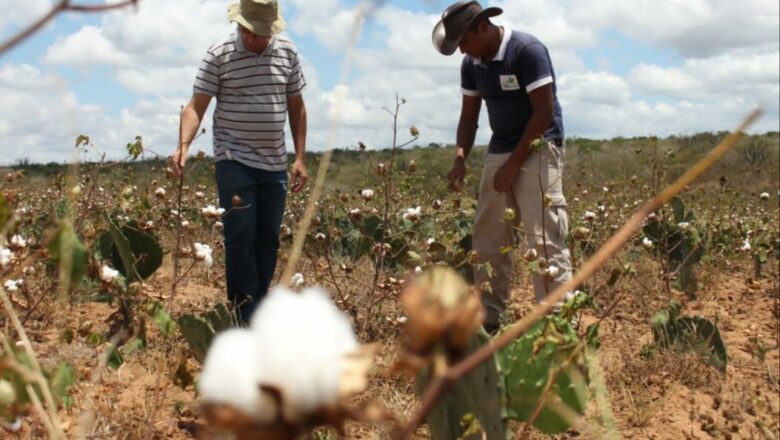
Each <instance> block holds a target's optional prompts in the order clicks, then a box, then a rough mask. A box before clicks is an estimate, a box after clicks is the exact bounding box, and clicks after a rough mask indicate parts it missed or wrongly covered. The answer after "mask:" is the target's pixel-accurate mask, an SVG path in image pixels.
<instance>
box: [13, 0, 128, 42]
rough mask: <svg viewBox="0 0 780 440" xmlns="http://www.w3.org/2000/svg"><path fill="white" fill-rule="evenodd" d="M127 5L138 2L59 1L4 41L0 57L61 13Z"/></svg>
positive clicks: (118, 7)
mask: <svg viewBox="0 0 780 440" xmlns="http://www.w3.org/2000/svg"><path fill="white" fill-rule="evenodd" d="M129 5H135V6H137V5H138V0H124V1H121V2H119V3H113V4H108V5H74V4H71V2H70V0H61V1H60V2H59V3H57V4H55V5H54V6H53V7H52V8H51V10H50V11H49V12H48V13H47V14H46V15H44V16H43V17H41V18H39V19H38V21H36V22H35V23H33V24H31V25H30V26H28V27H27V28H26V29H23V30H21V31H20V32H19V33H18V34H16V35H14V36H13V37H11V38H10V39H8V40H6V41H5V42H4V43H3V44H2V45H0V55H2V54H4V53H5V52H7V51H9V50H11V48H13V47H14V46H16V45H17V44H19V43H21V42H22V41H24V40H26V39H27V38H29V37H30V36H32V34H34V33H36V32H38V31H39V30H40V29H41V28H42V27H43V26H44V25H45V24H46V23H48V22H49V21H51V20H52V19H53V18H54V17H56V16H57V14H59V13H61V12H65V11H73V12H106V11H111V10H114V9H121V8H124V7H127V6H129Z"/></svg>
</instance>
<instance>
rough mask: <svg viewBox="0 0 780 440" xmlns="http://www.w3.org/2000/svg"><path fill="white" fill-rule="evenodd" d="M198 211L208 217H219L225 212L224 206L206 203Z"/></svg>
mask: <svg viewBox="0 0 780 440" xmlns="http://www.w3.org/2000/svg"><path fill="white" fill-rule="evenodd" d="M200 213H201V214H203V215H204V216H206V217H209V218H220V217H222V214H224V213H225V208H218V207H215V206H214V205H206V207H205V208H202V209H201V210H200Z"/></svg>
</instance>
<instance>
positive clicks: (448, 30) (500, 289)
mask: <svg viewBox="0 0 780 440" xmlns="http://www.w3.org/2000/svg"><path fill="white" fill-rule="evenodd" d="M501 12H502V10H501V9H500V8H496V7H490V8H485V9H483V8H482V6H481V5H480V4H479V3H478V2H477V1H459V2H457V3H454V4H453V5H451V6H450V7H448V8H447V9H446V10H445V11H444V13H443V14H442V19H441V20H440V21H439V23H437V24H436V26H435V27H434V29H433V44H434V47H435V48H436V50H438V51H439V52H440V53H442V54H444V55H451V54H453V53H454V52H455V50H456V49H460V51H461V52H462V53H463V54H464V57H463V62H462V64H461V91H462V93H463V104H462V107H461V112H460V121H459V122H458V131H457V141H456V142H457V145H456V155H455V162H454V164H453V166H452V169H451V170H450V172H449V174H448V175H447V177H448V179H449V181H450V187H451V188H452V189H453V190H460V187H461V185H462V183H463V177H464V175H465V174H466V165H465V161H466V157H467V156H468V154H469V152H470V151H471V147H472V146H473V144H474V138H475V136H476V132H477V121H478V120H479V112H480V109H481V106H482V101H483V100H484V101H485V104H486V106H487V110H488V117H489V120H490V129H491V131H492V136H491V138H490V144H489V147H488V151H487V154H486V156H485V165H484V168H483V170H482V177H481V181H480V187H479V196H478V201H477V215H476V219H475V223H474V239H473V245H474V250H475V251H476V252H477V255H478V257H479V264H478V265H477V266H476V267H475V271H474V272H475V273H474V275H475V282H476V284H477V285H478V286H479V287H481V288H482V290H483V295H482V302H483V304H484V305H485V309H486V319H485V327H486V328H488V329H490V330H492V329H496V328H497V327H498V326H499V316H500V315H501V313H502V312H504V311H505V310H506V303H507V301H508V300H509V296H510V281H511V278H512V260H511V254H510V253H508V252H506V251H505V249H507V248H508V247H509V246H512V244H513V238H514V227H516V226H517V225H518V224H519V220H522V224H523V229H522V230H523V232H524V233H525V235H526V239H527V242H528V248H529V249H528V253H527V254H526V256H527V259H529V260H534V259H538V260H539V270H538V271H537V272H536V273H535V274H534V275H533V277H534V292H535V298H536V301H537V302H541V301H544V300H545V298H546V297H547V295H549V294H550V293H552V291H553V290H555V288H556V287H558V285H560V284H563V283H565V282H566V281H568V280H569V279H570V278H571V257H570V254H569V250H568V248H567V247H566V243H565V238H566V235H567V234H568V229H569V224H568V223H569V221H568V215H567V213H566V199H565V198H564V196H563V184H562V180H561V178H562V171H563V156H564V149H563V146H564V145H563V144H564V135H563V119H562V116H561V114H562V113H561V106H560V105H559V104H558V98H557V95H556V92H557V86H556V82H555V71H554V69H553V66H552V62H551V61H550V55H549V52H548V50H547V48H546V47H545V46H544V44H542V43H541V42H540V41H539V40H538V39H537V38H536V37H534V36H533V35H530V34H527V33H523V32H518V31H512V30H511V29H506V28H504V27H500V26H496V25H494V24H493V23H492V22H491V21H490V17H494V16H496V15H499V14H501ZM536 140H542V141H541V142H535V141H536ZM532 145H533V146H532ZM509 210H511V211H509ZM491 272H492V276H491Z"/></svg>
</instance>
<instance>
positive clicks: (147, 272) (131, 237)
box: [98, 218, 163, 284]
mask: <svg viewBox="0 0 780 440" xmlns="http://www.w3.org/2000/svg"><path fill="white" fill-rule="evenodd" d="M108 226H109V230H108V231H107V232H104V233H103V234H101V236H100V238H99V240H98V244H99V246H100V254H101V256H102V257H103V258H105V259H108V260H111V264H112V265H113V266H114V267H116V268H117V270H119V272H120V273H121V274H122V275H123V276H124V277H125V279H126V280H127V282H128V284H129V283H132V282H133V281H140V280H145V279H147V278H149V277H150V276H151V275H152V274H153V273H154V272H155V271H156V270H157V269H158V268H159V267H160V265H161V264H162V255H163V252H162V248H161V247H160V242H159V240H158V239H157V237H155V236H154V235H152V234H150V233H147V232H144V231H142V230H141V229H140V228H139V227H138V224H137V223H136V222H135V221H131V222H129V223H127V224H126V225H123V226H122V227H121V228H120V227H119V226H117V225H116V224H115V223H114V222H113V221H112V220H111V219H110V218H109V219H108Z"/></svg>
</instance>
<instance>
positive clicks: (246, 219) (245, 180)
mask: <svg viewBox="0 0 780 440" xmlns="http://www.w3.org/2000/svg"><path fill="white" fill-rule="evenodd" d="M216 168H217V170H216V174H217V192H218V194H219V206H220V207H222V208H224V209H225V215H224V220H223V223H224V225H225V227H224V235H225V278H226V281H227V296H228V300H229V301H230V302H231V304H233V307H235V309H236V316H237V318H238V323H239V325H247V324H249V317H250V315H251V313H252V310H254V306H255V305H254V304H253V303H252V301H253V298H252V296H253V295H254V294H255V292H257V284H258V283H257V278H258V276H257V264H256V263H255V261H256V259H257V255H256V252H255V241H256V238H255V234H256V229H255V223H256V213H257V209H256V206H257V201H256V200H255V187H256V184H255V182H254V178H253V170H252V169H251V168H250V167H248V166H246V165H243V164H241V163H239V162H236V161H232V160H223V161H219V162H217V163H216ZM233 196H238V197H240V198H241V205H240V207H239V208H234V207H233V205H232V199H233Z"/></svg>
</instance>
